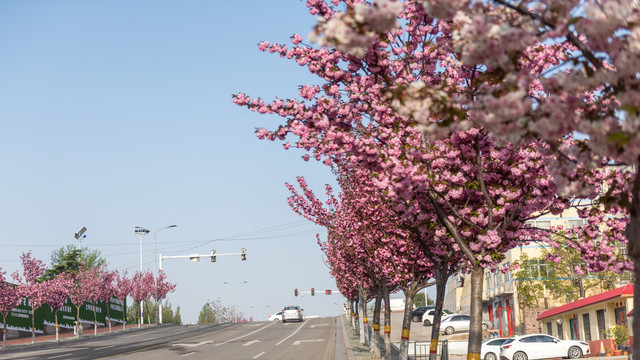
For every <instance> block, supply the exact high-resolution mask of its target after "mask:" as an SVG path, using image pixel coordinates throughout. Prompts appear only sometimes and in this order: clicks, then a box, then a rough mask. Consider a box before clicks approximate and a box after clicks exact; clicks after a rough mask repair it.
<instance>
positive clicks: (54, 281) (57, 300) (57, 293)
mask: <svg viewBox="0 0 640 360" xmlns="http://www.w3.org/2000/svg"><path fill="white" fill-rule="evenodd" d="M41 285H42V286H43V287H44V293H45V297H44V301H43V303H44V304H47V305H49V307H50V308H51V310H52V311H53V314H54V318H55V322H56V341H58V339H59V328H58V311H59V310H60V308H61V307H63V306H64V304H65V303H66V301H67V299H68V298H69V291H70V290H71V289H72V288H73V277H72V275H71V274H70V273H60V274H58V275H56V276H54V277H52V278H50V279H48V280H46V281H44V282H43V283H42V284H41Z"/></svg>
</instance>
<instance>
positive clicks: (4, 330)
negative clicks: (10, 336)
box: [2, 314, 7, 349]
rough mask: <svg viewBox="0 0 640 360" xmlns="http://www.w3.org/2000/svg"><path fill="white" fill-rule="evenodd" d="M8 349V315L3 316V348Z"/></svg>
mask: <svg viewBox="0 0 640 360" xmlns="http://www.w3.org/2000/svg"><path fill="white" fill-rule="evenodd" d="M6 347H7V315H5V314H2V348H3V349H4V348H6Z"/></svg>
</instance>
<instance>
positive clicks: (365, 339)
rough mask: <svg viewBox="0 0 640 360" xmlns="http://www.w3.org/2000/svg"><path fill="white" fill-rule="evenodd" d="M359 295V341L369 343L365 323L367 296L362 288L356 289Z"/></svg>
mask: <svg viewBox="0 0 640 360" xmlns="http://www.w3.org/2000/svg"><path fill="white" fill-rule="evenodd" d="M358 296H359V297H360V343H361V344H363V345H369V336H368V335H369V329H368V324H367V297H366V294H365V293H364V291H363V290H360V289H359V290H358Z"/></svg>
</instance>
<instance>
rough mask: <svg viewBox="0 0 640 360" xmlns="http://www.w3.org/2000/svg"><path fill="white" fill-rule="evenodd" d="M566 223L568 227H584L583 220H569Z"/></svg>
mask: <svg viewBox="0 0 640 360" xmlns="http://www.w3.org/2000/svg"><path fill="white" fill-rule="evenodd" d="M568 223H569V227H574V226H582V225H584V220H582V219H578V220H569V221H568Z"/></svg>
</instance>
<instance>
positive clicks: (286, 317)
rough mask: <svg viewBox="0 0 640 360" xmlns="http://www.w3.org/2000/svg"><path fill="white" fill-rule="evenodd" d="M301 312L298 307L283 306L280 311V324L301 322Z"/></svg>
mask: <svg viewBox="0 0 640 360" xmlns="http://www.w3.org/2000/svg"><path fill="white" fill-rule="evenodd" d="M302 310H303V309H300V306H298V305H291V306H285V307H284V309H283V310H282V322H283V323H285V322H287V321H291V320H296V321H302V319H303V315H302Z"/></svg>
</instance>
